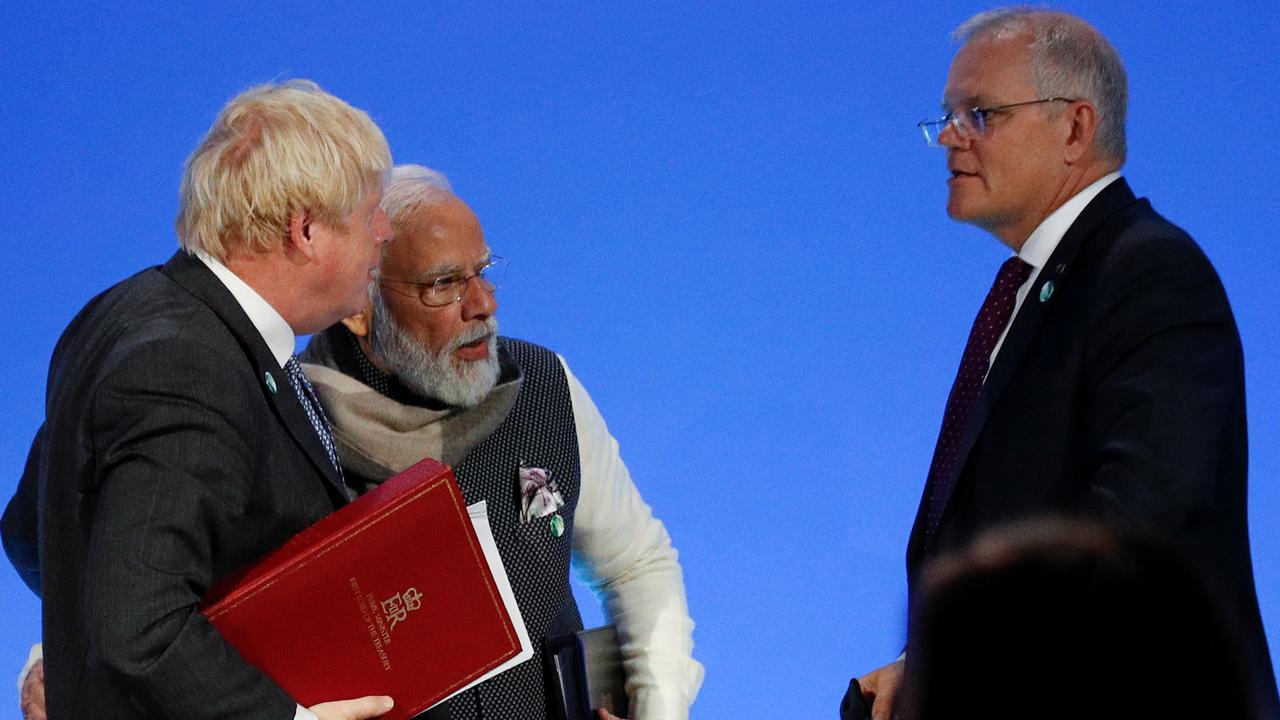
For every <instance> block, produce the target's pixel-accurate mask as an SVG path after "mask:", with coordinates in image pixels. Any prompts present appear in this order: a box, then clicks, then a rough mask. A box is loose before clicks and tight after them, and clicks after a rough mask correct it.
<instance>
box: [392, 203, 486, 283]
mask: <svg viewBox="0 0 1280 720" xmlns="http://www.w3.org/2000/svg"><path fill="white" fill-rule="evenodd" d="M394 231H395V234H394V236H393V237H392V239H391V241H390V242H389V243H388V244H387V251H386V253H385V254H384V256H383V262H382V266H383V271H384V273H386V274H387V275H388V276H391V275H392V274H394V275H395V276H397V277H403V278H405V279H415V278H416V277H417V276H421V275H425V274H433V273H434V274H438V273H446V272H456V271H459V270H464V269H470V268H471V267H473V266H475V265H476V264H479V263H481V262H484V261H485V260H486V259H488V257H489V254H490V253H489V248H488V245H487V244H486V243H485V241H484V232H483V230H482V229H481V227H480V222H479V220H477V219H476V217H475V214H474V213H472V212H471V210H470V208H468V207H467V206H466V205H465V204H463V203H462V202H461V201H460V200H458V201H454V202H450V203H444V204H440V205H436V206H432V207H428V208H421V209H418V210H417V211H415V212H413V213H412V214H411V215H410V216H409V217H406V218H402V222H398V223H395V224H394Z"/></svg>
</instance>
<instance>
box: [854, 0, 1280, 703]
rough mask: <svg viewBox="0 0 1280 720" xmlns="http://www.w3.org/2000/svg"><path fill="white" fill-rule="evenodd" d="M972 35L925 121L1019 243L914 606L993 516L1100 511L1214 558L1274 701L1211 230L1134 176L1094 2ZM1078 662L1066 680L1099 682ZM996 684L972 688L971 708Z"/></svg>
mask: <svg viewBox="0 0 1280 720" xmlns="http://www.w3.org/2000/svg"><path fill="white" fill-rule="evenodd" d="M956 37H957V38H958V39H959V41H960V42H961V43H962V46H961V48H960V50H959V51H958V52H957V54H956V56H955V59H954V61H953V62H952V65H951V71H950V74H949V76H948V79H947V85H946V89H945V92H944V97H943V109H944V112H946V115H944V116H943V117H942V118H940V119H938V120H934V121H926V122H922V123H921V124H920V127H921V129H922V130H923V131H924V133H925V137H926V139H927V140H928V141H929V142H930V144H937V145H941V146H943V147H945V148H946V150H947V168H948V170H949V171H950V177H949V178H948V180H947V183H948V188H949V196H948V201H947V212H948V214H949V215H951V217H953V218H954V219H956V220H959V221H961V222H967V223H971V224H974V225H977V226H979V227H981V228H983V229H985V230H987V231H989V232H990V233H991V234H993V235H995V236H996V238H997V239H999V240H1000V241H1001V242H1002V243H1004V244H1005V245H1007V246H1009V248H1010V249H1012V251H1013V252H1014V253H1015V255H1014V257H1012V258H1010V259H1009V260H1008V261H1006V263H1005V265H1004V266H1003V267H1002V268H1001V271H1000V273H999V274H998V276H997V279H996V282H995V283H994V285H993V287H992V289H991V292H990V294H989V295H988V297H987V300H986V302H984V303H983V306H982V309H981V310H980V311H979V314H978V318H977V320H976V321H975V323H974V327H973V330H972V333H971V335H970V338H969V343H968V345H967V346H966V348H965V352H964V355H963V357H962V360H961V364H960V370H959V372H958V373H957V377H956V381H955V384H954V385H953V387H952V391H951V395H950V397H949V398H948V401H947V405H946V411H945V414H944V419H943V425H942V430H941V431H940V433H939V438H938V444H937V448H936V450H935V453H934V458H933V462H932V465H931V468H930V472H929V478H928V481H927V483H926V487H925V491H924V497H923V498H922V500H921V504H920V509H919V512H918V514H917V517H916V522H915V525H914V527H913V529H912V533H911V539H910V542H909V545H908V549H907V569H908V583H909V587H910V595H912V597H911V601H910V603H909V604H910V605H912V606H914V605H915V603H916V599H915V598H914V594H915V591H916V589H917V588H916V585H917V579H918V577H919V575H920V573H921V569H922V567H924V566H925V565H926V564H927V563H928V561H929V560H930V559H931V558H933V557H936V556H937V555H939V554H940V553H943V552H946V551H949V550H953V549H957V548H960V547H963V546H964V545H966V544H967V543H968V542H969V541H970V540H971V539H972V538H973V537H974V536H975V535H976V534H977V533H979V532H980V531H982V530H983V529H985V528H988V527H991V526H993V525H995V524H998V523H1002V522H1006V521H1011V520H1017V519H1024V518H1031V517H1037V516H1043V515H1049V514H1056V515H1066V516H1077V517H1091V518H1096V519H1101V520H1103V521H1106V522H1110V523H1114V524H1115V525H1117V526H1119V527H1121V528H1123V529H1125V530H1126V531H1136V532H1139V533H1142V534H1144V535H1145V536H1147V537H1151V538H1154V539H1157V540H1159V541H1164V542H1168V543H1171V544H1174V545H1175V546H1176V547H1177V548H1179V549H1180V550H1181V551H1183V553H1184V555H1185V556H1186V557H1188V558H1189V559H1191V560H1192V561H1193V562H1195V563H1197V564H1199V565H1201V566H1203V567H1204V568H1206V569H1207V570H1208V571H1209V572H1211V573H1212V575H1211V578H1212V579H1213V581H1214V583H1215V584H1216V585H1217V586H1219V587H1222V588H1223V589H1224V590H1225V591H1226V592H1225V593H1224V597H1226V598H1229V599H1230V601H1231V603H1232V606H1231V613H1232V614H1233V615H1234V616H1235V618H1236V619H1237V620H1238V621H1239V624H1240V625H1241V630H1242V632H1243V633H1244V635H1245V637H1246V638H1247V639H1248V643H1249V650H1250V657H1249V658H1248V660H1249V661H1250V663H1251V665H1252V667H1253V669H1254V674H1255V678H1254V679H1255V681H1256V685H1257V686H1258V689H1259V694H1260V702H1261V703H1262V704H1264V705H1265V706H1266V707H1268V708H1271V707H1274V705H1275V684H1274V683H1275V681H1274V675H1273V674H1272V671H1271V666H1270V660H1269V654H1268V652H1267V646H1266V639H1265V637H1264V634H1263V629H1262V623H1261V619H1260V616H1259V612H1258V606H1257V600H1256V596H1255V592H1254V584H1253V574H1252V566H1251V560H1250V556H1249V540H1248V528H1247V512H1246V495H1247V492H1246V466H1247V448H1246V433H1245V403H1244V367H1243V359H1242V354H1241V348H1240V340H1239V336H1238V334H1237V331H1236V327H1235V322H1234V319H1233V318H1232V314H1231V309H1230V307H1229V306H1228V304H1227V299H1226V295H1225V293H1224V292H1223V288H1222V285H1221V283H1220V282H1219V280H1218V277H1217V275H1216V274H1215V272H1214V270H1213V268H1212V266H1211V265H1210V264H1209V261H1208V260H1207V259H1206V258H1205V256H1204V254H1203V253H1202V252H1201V250H1200V248H1199V247H1198V246H1197V245H1196V244H1195V242H1194V241H1193V240H1192V239H1191V238H1190V237H1188V236H1187V235H1186V234H1185V233H1184V232H1182V231H1181V230H1179V229H1178V228H1177V227H1175V226H1174V225H1172V224H1170V223H1169V222H1167V221H1166V220H1164V219H1163V218H1162V217H1160V216H1159V215H1157V214H1156V213H1155V211H1154V210H1152V208H1151V205H1150V204H1149V203H1148V202H1147V201H1146V200H1140V199H1137V198H1135V197H1134V194H1133V193H1132V192H1131V191H1130V189H1129V186H1128V185H1127V184H1126V183H1125V181H1124V180H1123V179H1121V178H1120V176H1119V169H1120V167H1121V166H1122V165H1123V163H1124V159H1125V136H1124V118H1125V103H1126V92H1127V91H1126V79H1125V73H1124V68H1123V66H1122V65H1121V63H1120V60H1119V57H1118V56H1117V54H1116V52H1115V50H1114V49H1113V48H1112V47H1111V45H1110V44H1109V43H1108V42H1107V41H1106V39H1105V38H1103V37H1102V36H1101V35H1100V34H1099V33H1098V32H1097V31H1096V30H1095V29H1094V28H1092V27H1091V26H1089V25H1088V24H1087V23H1085V22H1083V21H1081V20H1079V19H1078V18H1075V17H1072V16H1069V15H1065V14H1061V13H1053V12H1047V11H1042V10H1033V9H1026V8H1016V9H1005V10H995V11H991V12H988V13H983V14H981V15H978V16H976V17H974V18H972V19H971V20H969V21H968V22H966V23H965V24H964V25H962V26H961V27H960V28H959V29H958V30H957V32H956ZM1174 631H1175V632H1176V630H1174ZM903 667H904V663H903V662H902V660H899V661H898V662H895V663H891V664H889V665H887V666H885V667H883V668H880V669H879V670H876V671H875V672H872V673H870V674H868V675H866V676H864V677H862V678H860V679H859V681H860V684H861V687H862V696H863V699H865V700H866V701H868V702H871V703H873V708H872V716H873V717H876V718H887V717H889V716H890V713H891V712H892V710H893V706H894V698H895V696H896V694H897V690H898V688H899V686H900V684H901V680H902V675H903ZM1080 670H1081V674H1082V676H1086V677H1087V674H1088V670H1089V669H1088V668H1080ZM1067 680H1069V679H1067V678H1064V692H1079V691H1081V689H1080V688H1078V687H1074V688H1073V684H1071V683H1069V682H1066V681H1067ZM1194 680H1195V679H1194V678H1187V681H1188V682H1189V683H1192V684H1193V683H1194ZM999 683H1000V678H999V677H993V678H992V686H991V687H990V688H973V707H974V712H975V714H977V715H980V714H981V712H982V711H981V708H982V696H983V693H984V692H992V693H998V692H1000V687H999ZM1084 691H1086V692H1087V683H1086V685H1085V688H1084ZM849 699H853V698H849Z"/></svg>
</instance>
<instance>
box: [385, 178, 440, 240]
mask: <svg viewBox="0 0 1280 720" xmlns="http://www.w3.org/2000/svg"><path fill="white" fill-rule="evenodd" d="M453 197H454V194H453V186H452V185H450V184H449V178H447V177H445V176H444V173H442V172H440V171H439V170H432V169H431V168H429V167H423V166H422V165H397V166H395V167H394V168H392V169H391V177H390V179H389V180H388V181H387V186H386V188H384V189H383V191H382V211H383V212H385V213H386V214H387V219H389V220H390V221H391V229H392V231H393V233H394V232H398V231H399V230H400V229H401V228H402V227H403V226H404V224H405V223H407V222H408V220H409V217H410V216H411V215H412V214H413V213H414V212H416V211H418V210H421V209H423V208H429V207H434V206H436V205H441V204H443V203H445V202H448V201H449V200H451V199H452V198H453Z"/></svg>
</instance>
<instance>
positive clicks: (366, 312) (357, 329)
mask: <svg viewBox="0 0 1280 720" xmlns="http://www.w3.org/2000/svg"><path fill="white" fill-rule="evenodd" d="M372 322H373V308H372V307H370V306H368V305H365V307H364V309H363V310H361V311H360V312H358V313H356V314H355V315H348V316H347V317H344V318H342V324H343V325H346V326H347V329H348V330H350V331H351V334H352V335H355V336H356V337H358V338H360V339H361V340H363V341H368V339H369V328H370V327H371V325H372ZM361 344H362V345H363V343H361Z"/></svg>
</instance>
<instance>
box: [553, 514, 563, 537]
mask: <svg viewBox="0 0 1280 720" xmlns="http://www.w3.org/2000/svg"><path fill="white" fill-rule="evenodd" d="M563 534H564V518H562V517H560V513H556V514H555V515H552V516H551V537H560V536H561V535H563Z"/></svg>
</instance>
